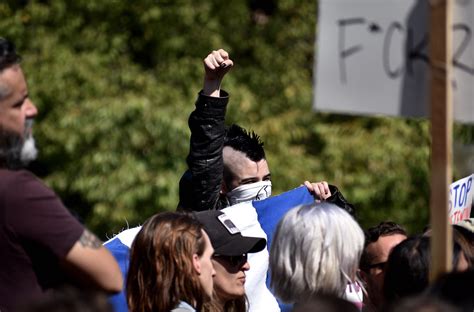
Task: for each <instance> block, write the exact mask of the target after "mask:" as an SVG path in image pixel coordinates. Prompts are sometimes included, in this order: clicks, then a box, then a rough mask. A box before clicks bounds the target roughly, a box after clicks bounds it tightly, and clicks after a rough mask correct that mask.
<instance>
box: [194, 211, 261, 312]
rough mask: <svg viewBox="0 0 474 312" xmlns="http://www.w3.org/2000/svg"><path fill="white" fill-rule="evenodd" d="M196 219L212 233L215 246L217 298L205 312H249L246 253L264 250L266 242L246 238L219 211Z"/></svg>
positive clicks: (226, 216) (206, 213) (215, 286)
mask: <svg viewBox="0 0 474 312" xmlns="http://www.w3.org/2000/svg"><path fill="white" fill-rule="evenodd" d="M194 216H195V217H196V219H198V220H199V221H200V222H201V224H202V225H203V227H204V230H205V231H206V233H208V234H209V238H210V240H211V243H212V246H213V247H214V255H213V257H212V263H213V265H214V269H215V270H216V275H215V276H214V295H213V297H212V300H211V301H208V302H207V303H206V304H205V305H204V307H203V311H205V312H246V311H248V302H247V296H246V295H245V280H246V272H247V271H248V270H249V269H250V264H249V263H248V261H247V254H249V253H256V252H259V251H261V250H263V249H264V248H265V246H266V244H267V241H266V240H265V238H261V237H249V236H243V235H242V234H241V232H240V230H239V229H238V228H237V226H236V225H235V224H234V223H233V222H232V220H231V219H230V218H229V216H228V215H226V214H225V213H224V212H222V211H220V210H211V211H202V212H197V213H195V214H194Z"/></svg>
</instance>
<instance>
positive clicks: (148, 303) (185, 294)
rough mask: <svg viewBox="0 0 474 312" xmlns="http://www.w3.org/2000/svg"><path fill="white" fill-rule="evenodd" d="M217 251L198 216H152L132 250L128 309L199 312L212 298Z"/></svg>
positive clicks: (153, 311)
mask: <svg viewBox="0 0 474 312" xmlns="http://www.w3.org/2000/svg"><path fill="white" fill-rule="evenodd" d="M213 253H214V249H213V248H212V245H211V243H210V240H209V237H208V235H207V234H206V232H205V231H204V230H203V228H202V226H201V224H200V223H199V222H198V221H197V220H195V219H194V218H192V217H190V216H188V215H185V214H181V213H173V212H165V213H159V214H156V215H154V216H152V217H151V218H150V219H148V220H147V221H146V222H145V224H143V226H142V228H141V230H140V232H139V233H138V234H137V236H136V238H135V240H134V242H133V245H132V248H131V251H130V267H129V271H128V276H127V285H126V290H127V302H128V306H129V310H130V311H131V312H158V311H160V312H161V311H163V312H168V311H175V312H178V311H200V310H201V308H202V306H203V304H204V303H205V302H206V301H208V300H209V298H210V297H211V296H212V290H213V276H214V275H215V271H214V268H213V265H212V262H211V256H212V255H213Z"/></svg>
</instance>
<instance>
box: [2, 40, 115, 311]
mask: <svg viewBox="0 0 474 312" xmlns="http://www.w3.org/2000/svg"><path fill="white" fill-rule="evenodd" d="M19 62H20V57H19V56H18V55H17V54H16V51H15V47H14V45H13V44H12V43H11V42H9V41H8V40H5V39H3V38H0V254H1V257H0V311H2V312H5V311H11V310H16V309H17V308H19V307H20V305H22V304H28V303H30V302H32V301H34V300H38V299H41V298H42V297H44V296H46V294H47V293H49V292H50V290H52V289H55V288H58V287H60V286H62V285H65V284H73V285H75V286H79V287H88V288H92V289H98V290H101V291H106V292H110V293H114V292H118V291H120V290H121V288H122V281H123V280H122V274H121V272H120V269H119V267H118V264H117V262H116V261H115V259H114V258H113V256H112V255H111V254H110V253H109V252H108V251H107V249H105V248H104V247H103V246H102V244H101V242H100V241H99V240H98V239H97V237H96V236H95V235H94V234H92V233H91V232H89V231H88V230H87V229H86V228H84V226H83V225H82V224H80V223H79V222H78V221H77V220H76V219H75V218H74V217H73V216H72V215H71V214H70V213H69V211H68V210H67V209H66V208H65V207H64V205H63V204H62V202H61V200H60V199H59V198H58V197H57V196H56V194H55V193H54V192H53V191H52V190H51V189H49V188H48V187H47V186H46V185H44V184H43V183H42V182H41V181H40V180H39V179H38V178H37V177H36V176H35V175H33V174H32V173H31V172H29V171H27V170H24V169H22V168H23V167H24V166H26V165H27V164H28V163H29V162H31V161H32V160H34V159H35V157H36V155H37V150H36V147H35V143H34V139H33V136H32V126H33V119H34V118H35V117H36V115H37V114H38V110H37V108H36V106H35V105H34V104H33V102H32V101H31V100H30V98H29V95H28V87H27V84H26V80H25V77H24V75H23V71H22V69H21V66H20V64H19Z"/></svg>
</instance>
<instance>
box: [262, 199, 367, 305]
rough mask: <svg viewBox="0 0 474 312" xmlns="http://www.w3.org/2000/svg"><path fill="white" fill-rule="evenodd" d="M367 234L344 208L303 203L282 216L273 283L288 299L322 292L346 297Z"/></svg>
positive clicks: (276, 239) (274, 245)
mask: <svg viewBox="0 0 474 312" xmlns="http://www.w3.org/2000/svg"><path fill="white" fill-rule="evenodd" d="M363 248H364V233H363V231H362V229H361V228H360V226H359V225H358V224H357V222H356V221H355V220H354V219H353V218H352V217H351V216H350V215H349V214H348V213H347V212H346V211H344V210H343V209H341V208H339V207H338V206H336V205H334V204H330V203H327V202H322V203H312V204H309V205H301V206H298V207H295V208H293V209H291V210H290V211H288V212H287V213H286V214H285V216H284V217H283V218H282V219H281V220H280V222H279V224H278V226H277V229H276V232H275V236H274V237H273V243H272V246H271V251H270V270H271V279H272V281H271V286H272V288H273V289H274V291H275V294H276V295H277V296H278V297H279V298H280V299H281V300H283V301H284V302H288V303H294V302H301V301H306V300H309V299H311V298H314V297H315V296H316V295H319V294H328V295H336V296H339V297H342V296H343V294H344V291H345V289H346V286H347V283H348V282H353V280H354V278H355V275H356V271H357V267H358V264H359V260H360V257H361V254H362V250H363Z"/></svg>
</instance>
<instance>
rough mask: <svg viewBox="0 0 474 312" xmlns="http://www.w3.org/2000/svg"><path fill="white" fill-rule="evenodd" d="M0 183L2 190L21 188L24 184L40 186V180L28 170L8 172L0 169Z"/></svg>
mask: <svg viewBox="0 0 474 312" xmlns="http://www.w3.org/2000/svg"><path fill="white" fill-rule="evenodd" d="M0 181H1V185H2V188H4V187H8V188H10V189H15V188H18V186H19V185H21V186H22V187H23V186H24V185H26V184H31V183H33V184H42V182H41V180H40V179H39V178H38V177H37V176H35V175H34V174H33V173H32V172H30V171H28V170H8V169H0Z"/></svg>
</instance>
